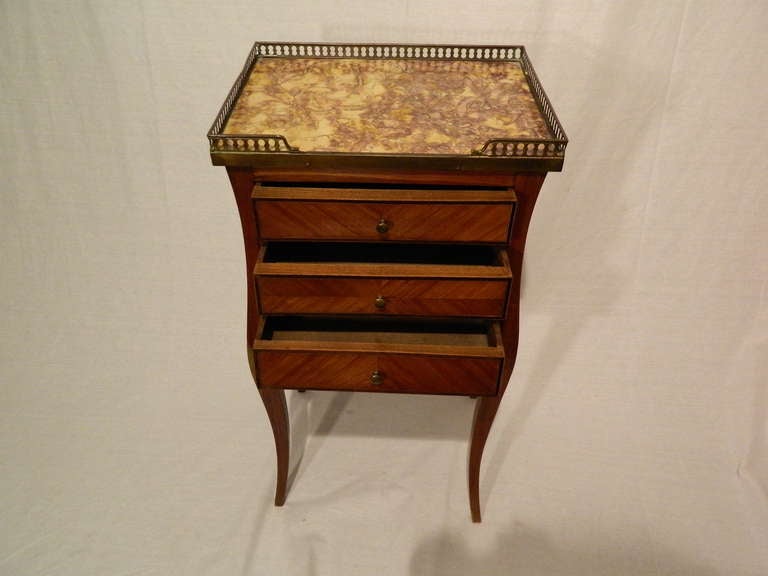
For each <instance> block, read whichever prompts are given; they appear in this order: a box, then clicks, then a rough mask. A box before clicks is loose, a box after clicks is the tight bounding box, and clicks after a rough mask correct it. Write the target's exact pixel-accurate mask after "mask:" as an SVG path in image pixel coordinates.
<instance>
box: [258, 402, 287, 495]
mask: <svg viewBox="0 0 768 576" xmlns="http://www.w3.org/2000/svg"><path fill="white" fill-rule="evenodd" d="M259 394H261V399H262V400H263V401H264V407H265V408H266V409H267V416H269V422H270V424H272V433H273V434H274V436H275V451H276V453H277V485H276V486H275V506H282V505H283V504H285V494H286V490H287V488H288V454H289V445H288V442H289V431H288V405H287V404H286V402H285V392H283V391H282V390H276V389H274V388H259Z"/></svg>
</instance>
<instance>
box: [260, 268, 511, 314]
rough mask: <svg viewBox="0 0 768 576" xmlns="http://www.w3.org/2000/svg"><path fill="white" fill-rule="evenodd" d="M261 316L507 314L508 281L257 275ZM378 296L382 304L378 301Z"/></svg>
mask: <svg viewBox="0 0 768 576" xmlns="http://www.w3.org/2000/svg"><path fill="white" fill-rule="evenodd" d="M256 281H257V286H258V293H259V303H260V306H261V311H262V313H263V314H387V315H400V314H410V315H422V316H478V317H484V318H500V317H502V316H503V315H504V307H505V304H506V296H507V289H508V287H509V281H507V280H449V279H426V278H419V279H407V278H391V277H390V278H381V279H367V278H323V277H300V276H293V277H270V276H257V279H256ZM378 297H381V298H383V301H384V306H383V308H379V307H377V305H376V300H377V298H378Z"/></svg>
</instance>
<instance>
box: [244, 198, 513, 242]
mask: <svg viewBox="0 0 768 576" xmlns="http://www.w3.org/2000/svg"><path fill="white" fill-rule="evenodd" d="M255 204H256V210H257V213H258V222H259V231H260V233H261V237H262V238H264V239H272V240H274V239H283V240H287V239H317V240H388V241H443V242H445V241H453V242H496V243H504V242H506V241H507V236H508V231H509V224H510V219H511V217H512V206H513V205H512V204H511V203H508V204H469V203H459V204H426V203H425V204H422V203H396V202H395V203H383V202H311V201H283V200H256V201H255ZM382 220H383V221H384V222H386V223H387V227H388V231H387V232H386V233H380V232H379V231H377V224H378V223H379V222H380V221H382Z"/></svg>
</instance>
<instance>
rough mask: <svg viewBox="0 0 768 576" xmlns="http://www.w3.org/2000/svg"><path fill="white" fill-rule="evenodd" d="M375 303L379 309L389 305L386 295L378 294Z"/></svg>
mask: <svg viewBox="0 0 768 576" xmlns="http://www.w3.org/2000/svg"><path fill="white" fill-rule="evenodd" d="M373 305H374V306H376V308H378V309H379V310H383V309H384V306H386V305H387V301H386V300H384V296H381V295H379V296H376V300H374V301H373Z"/></svg>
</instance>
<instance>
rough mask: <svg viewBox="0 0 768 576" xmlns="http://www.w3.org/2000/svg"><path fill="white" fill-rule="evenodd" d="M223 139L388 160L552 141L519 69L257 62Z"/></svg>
mask: <svg viewBox="0 0 768 576" xmlns="http://www.w3.org/2000/svg"><path fill="white" fill-rule="evenodd" d="M223 132H224V134H226V135H237V134H276V135H281V136H285V138H286V139H287V140H288V142H289V143H290V144H291V145H292V146H295V147H297V148H298V149H299V150H301V151H303V152H341V153H389V154H460V155H465V154H469V153H470V152H471V151H472V150H476V149H479V148H481V147H482V145H483V144H484V143H485V142H486V141H488V140H490V139H496V138H505V139H516V138H550V137H551V134H550V131H549V129H548V128H547V125H546V122H545V121H544V118H543V116H542V115H541V112H540V111H539V108H538V106H537V104H536V101H535V100H534V97H533V95H532V94H531V91H530V88H529V86H528V81H527V80H526V77H525V74H524V73H523V70H522V68H521V67H520V65H519V64H518V63H517V62H510V61H494V62H488V61H465V60H454V61H445V60H405V59H402V60H397V59H392V60H375V59H371V60H366V59H353V58H349V59H333V58H262V59H261V60H259V61H257V62H256V64H255V65H254V66H253V69H252V71H251V74H250V76H249V78H248V80H247V82H246V83H245V85H244V86H243V89H242V92H241V93H240V96H239V98H238V100H237V102H236V103H235V106H234V107H233V109H232V112H231V114H230V116H229V119H228V121H227V124H226V126H225V127H224V130H223Z"/></svg>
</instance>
